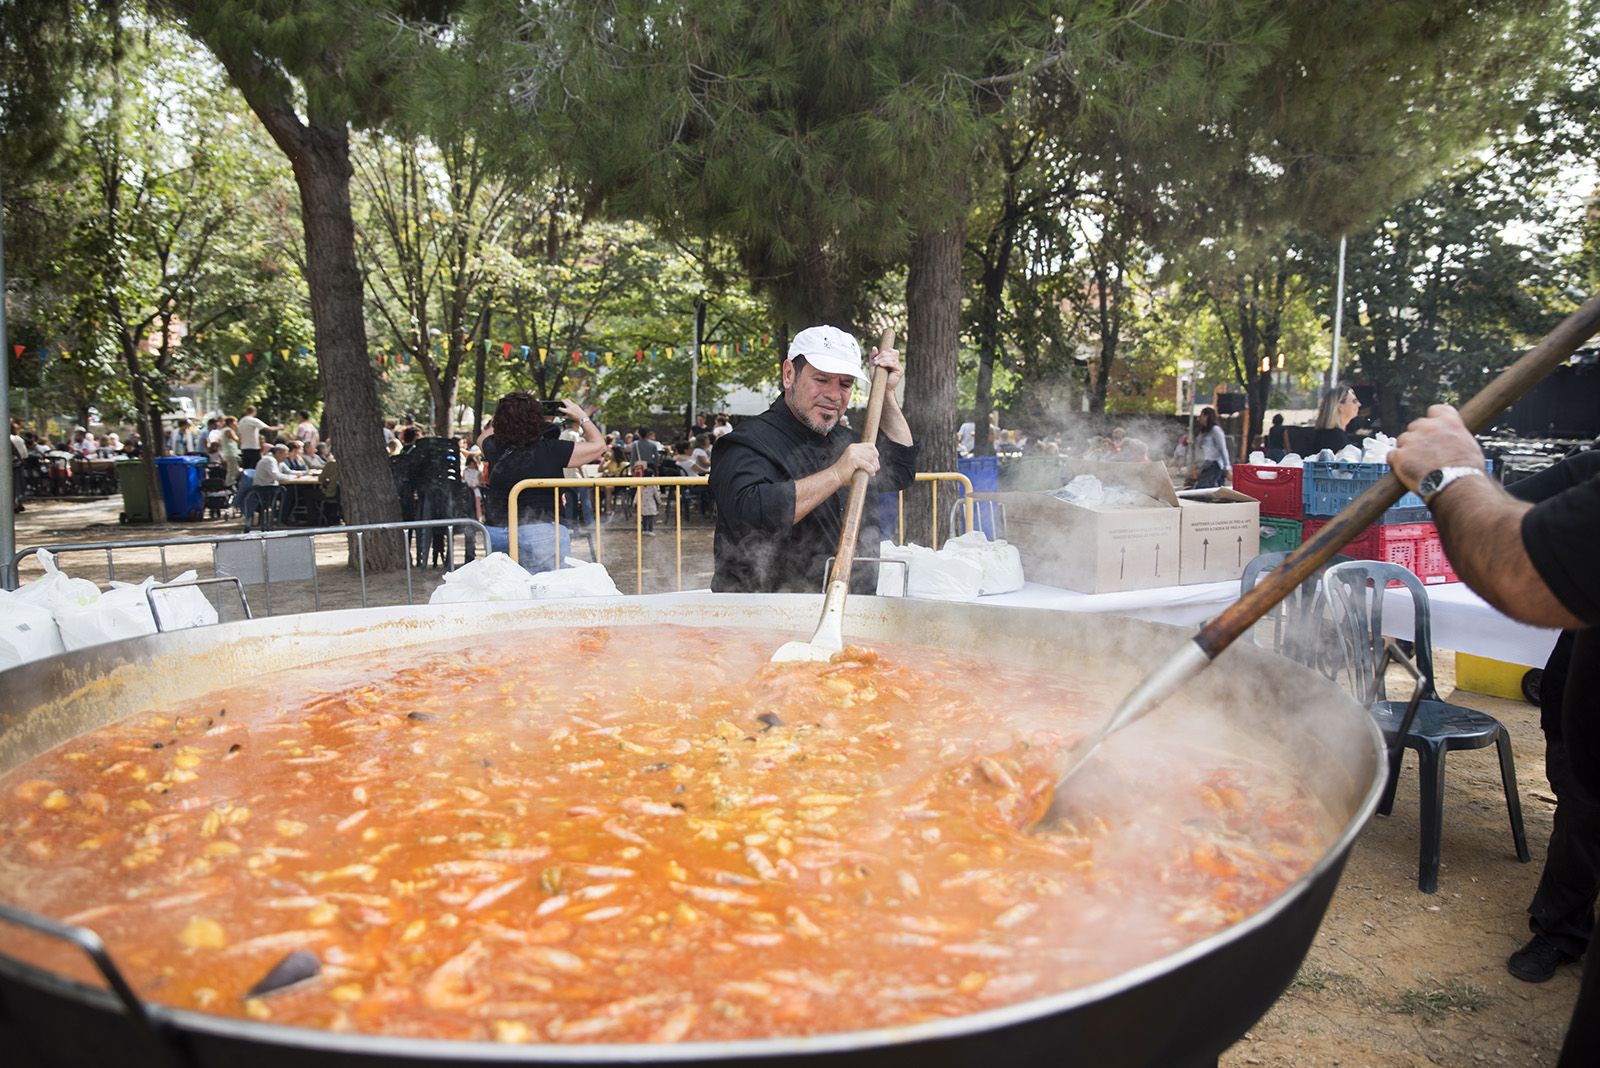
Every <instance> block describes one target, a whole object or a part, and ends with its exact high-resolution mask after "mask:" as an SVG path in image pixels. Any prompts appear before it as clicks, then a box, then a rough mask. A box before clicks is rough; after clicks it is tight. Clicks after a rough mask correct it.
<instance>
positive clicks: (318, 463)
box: [305, 441, 328, 471]
mask: <svg viewBox="0 0 1600 1068" xmlns="http://www.w3.org/2000/svg"><path fill="white" fill-rule="evenodd" d="M305 460H306V467H307V469H309V470H312V471H321V470H322V469H323V467H324V466H326V465H327V463H328V443H327V442H326V441H319V442H317V447H316V448H315V449H313V450H312V451H310V452H308V453H307V454H306V457H305Z"/></svg>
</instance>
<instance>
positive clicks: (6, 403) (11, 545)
mask: <svg viewBox="0 0 1600 1068" xmlns="http://www.w3.org/2000/svg"><path fill="white" fill-rule="evenodd" d="M5 264H6V246H5V236H4V234H0V411H3V412H5V414H6V453H7V455H6V462H5V463H3V464H0V587H3V588H4V589H8V590H9V589H12V588H14V583H13V582H12V577H11V554H12V553H14V552H15V551H16V549H17V515H16V503H17V502H16V487H14V486H13V485H12V484H11V482H12V478H11V473H12V471H13V470H14V466H13V465H14V463H15V459H16V458H15V455H14V451H15V450H13V449H12V447H11V346H10V344H8V343H7V341H6V300H5V295H6V266H5Z"/></svg>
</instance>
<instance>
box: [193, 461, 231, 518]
mask: <svg viewBox="0 0 1600 1068" xmlns="http://www.w3.org/2000/svg"><path fill="white" fill-rule="evenodd" d="M200 495H201V498H202V499H203V500H204V501H205V509H206V514H207V515H209V516H210V517H211V518H212V519H221V518H222V513H223V512H225V511H227V510H228V508H230V507H231V506H232V504H233V491H232V490H230V489H229V488H228V469H227V468H226V467H225V466H223V465H222V464H206V470H205V474H204V475H202V476H201V478H200Z"/></svg>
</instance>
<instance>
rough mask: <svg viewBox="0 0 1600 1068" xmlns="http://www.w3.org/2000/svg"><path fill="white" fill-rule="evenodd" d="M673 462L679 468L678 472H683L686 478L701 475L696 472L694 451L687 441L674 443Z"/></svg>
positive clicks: (675, 472)
mask: <svg viewBox="0 0 1600 1068" xmlns="http://www.w3.org/2000/svg"><path fill="white" fill-rule="evenodd" d="M672 462H673V464H674V465H675V466H676V467H677V468H678V471H681V472H682V473H683V474H684V475H685V476H691V475H697V474H699V473H700V472H698V471H696V470H695V466H694V452H693V450H692V449H690V447H689V443H688V442H687V441H678V442H674V443H673V445H672ZM678 471H674V472H673V474H677V473H678Z"/></svg>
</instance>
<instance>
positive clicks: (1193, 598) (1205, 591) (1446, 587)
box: [977, 582, 1559, 667]
mask: <svg viewBox="0 0 1600 1068" xmlns="http://www.w3.org/2000/svg"><path fill="white" fill-rule="evenodd" d="M1427 592H1428V607H1429V614H1430V616H1431V626H1432V631H1433V647H1434V648H1435V649H1454V650H1455V651H1456V652H1461V653H1472V654H1473V655H1475V656H1486V657H1490V658H1492V659H1494V660H1505V661H1508V662H1509V663H1513V664H1525V665H1527V666H1529V667H1543V666H1544V662H1545V660H1546V659H1548V658H1549V656H1550V649H1551V647H1552V646H1554V645H1555V643H1556V635H1557V634H1558V633H1559V631H1555V630H1547V629H1545V628H1542V627H1530V626H1528V625H1527V624H1526V623H1518V622H1517V621H1516V620H1514V619H1511V618H1510V617H1508V616H1505V615H1503V614H1501V612H1500V611H1499V610H1498V609H1496V608H1494V607H1492V606H1491V605H1489V604H1488V602H1486V601H1484V600H1483V598H1481V597H1479V596H1478V595H1477V594H1475V593H1473V592H1472V591H1471V590H1469V589H1467V587H1466V586H1465V585H1463V584H1461V583H1459V582H1449V583H1444V584H1441V585H1437V586H1429V587H1427ZM1238 597H1239V584H1238V583H1237V582H1207V583H1201V584H1197V585H1194V586H1158V587H1156V588H1155V589H1150V590H1133V591H1131V592H1128V593H1076V592H1074V591H1072V590H1063V589H1060V588H1059V587H1056V586H1044V585H1040V584H1039V583H1037V582H1030V583H1028V584H1027V585H1025V586H1023V587H1022V589H1020V590H1017V591H1015V592H1013V593H999V594H992V595H990V596H988V597H981V598H979V599H978V601H977V603H978V604H992V605H1004V606H1006V607H1010V608H1053V609H1056V610H1058V611H1062V612H1110V613H1114V614H1116V615H1123V616H1132V617H1133V618H1134V619H1148V620H1151V621H1152V622H1156V623H1174V624H1177V625H1179V626H1186V627H1188V626H1199V625H1200V624H1201V623H1204V622H1205V621H1206V620H1208V619H1210V618H1211V617H1212V616H1214V615H1216V614H1217V613H1218V612H1220V611H1222V610H1223V609H1224V608H1226V607H1228V605H1230V604H1232V603H1233V602H1234V601H1235V600H1237V599H1238ZM1414 626H1415V621H1414V620H1413V618H1412V614H1411V595H1410V594H1409V593H1407V592H1406V591H1405V590H1403V589H1398V588H1396V589H1391V590H1389V591H1388V594H1387V596H1386V597H1385V599H1384V606H1383V630H1384V633H1385V634H1387V635H1388V636H1389V637H1391V638H1405V639H1407V640H1409V639H1410V638H1411V635H1412V628H1413V627H1414Z"/></svg>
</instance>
